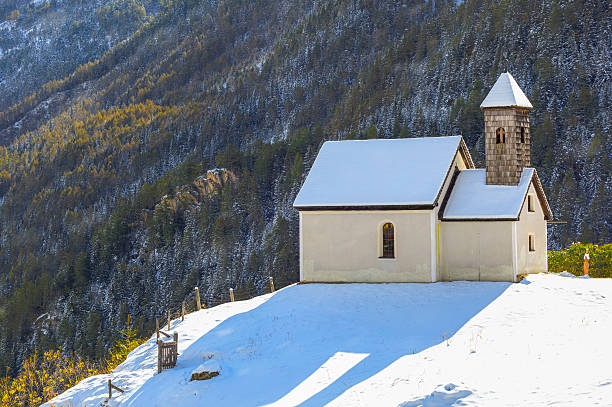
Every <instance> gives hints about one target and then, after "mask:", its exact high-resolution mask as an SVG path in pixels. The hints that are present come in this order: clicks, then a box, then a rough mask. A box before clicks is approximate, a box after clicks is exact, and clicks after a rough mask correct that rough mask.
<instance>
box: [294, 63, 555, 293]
mask: <svg viewBox="0 0 612 407" xmlns="http://www.w3.org/2000/svg"><path fill="white" fill-rule="evenodd" d="M480 107H481V109H482V110H483V112H484V132H485V150H486V168H474V163H473V162H472V158H471V156H470V153H469V150H468V148H467V146H466V144H465V142H464V140H463V138H462V137H461V136H450V137H425V138H407V139H375V140H346V141H327V142H325V143H324V144H323V146H322V147H321V149H320V151H319V153H318V155H317V157H316V159H315V161H314V163H313V165H312V168H311V169H310V171H309V173H308V176H307V177H306V180H305V182H304V185H303V186H302V188H301V189H300V191H299V193H298V195H297V197H296V199H295V201H294V204H293V206H294V207H295V208H296V209H297V210H298V211H299V221H300V229H299V233H300V280H301V281H307V282H436V281H454V280H474V281H478V280H480V281H513V282H516V281H518V279H519V276H520V275H521V274H528V273H537V272H543V271H546V270H547V241H546V229H547V221H549V220H552V217H553V215H552V212H551V209H550V206H549V205H548V201H547V199H546V195H545V193H544V190H543V188H542V184H541V183H540V180H539V178H538V174H537V172H536V170H535V168H532V167H531V160H530V157H531V137H530V131H529V111H530V109H532V107H533V106H532V105H531V103H530V102H529V100H528V99H527V97H526V96H525V94H524V93H523V91H522V90H521V88H520V87H519V85H518V84H517V82H516V81H515V79H514V78H513V77H512V75H510V73H508V72H505V73H503V74H501V75H500V77H499V78H498V79H497V81H496V82H495V84H494V85H493V87H492V88H491V90H490V91H489V93H488V95H487V96H486V98H485V99H484V101H483V102H482V104H481V106H480Z"/></svg>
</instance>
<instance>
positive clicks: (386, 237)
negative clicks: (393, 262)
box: [382, 223, 395, 259]
mask: <svg viewBox="0 0 612 407" xmlns="http://www.w3.org/2000/svg"><path fill="white" fill-rule="evenodd" d="M382 257H384V258H386V259H392V258H394V257H395V230H394V228H393V223H385V224H384V225H383V228H382Z"/></svg>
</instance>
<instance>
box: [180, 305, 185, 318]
mask: <svg viewBox="0 0 612 407" xmlns="http://www.w3.org/2000/svg"><path fill="white" fill-rule="evenodd" d="M184 320H185V301H183V303H182V304H181V321H184Z"/></svg>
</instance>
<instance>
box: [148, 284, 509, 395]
mask: <svg viewBox="0 0 612 407" xmlns="http://www.w3.org/2000/svg"><path fill="white" fill-rule="evenodd" d="M510 285H511V283H493V282H479V283H467V282H452V283H433V284H384V285H380V284H377V285H369V284H334V285H331V284H330V285H322V284H306V285H299V286H292V287H288V288H286V289H284V290H282V291H279V292H277V293H276V294H275V295H274V296H273V297H272V298H270V299H269V300H268V301H267V302H265V303H263V304H261V305H260V306H258V307H256V308H254V309H252V310H251V311H248V312H244V313H241V314H237V315H234V316H232V317H230V318H228V319H227V320H225V321H223V322H222V323H220V324H219V325H218V326H217V327H215V328H214V329H212V330H211V331H210V332H208V333H207V334H206V335H204V336H202V337H201V338H199V339H198V340H196V341H195V342H194V343H193V344H191V345H190V346H189V348H187V349H186V350H185V352H183V354H182V355H180V356H179V359H178V364H177V367H176V368H175V369H179V370H180V369H181V367H183V368H185V367H186V366H190V367H191V368H193V367H194V366H193V364H194V363H197V360H199V361H200V363H201V361H202V358H203V357H204V356H205V355H206V353H207V352H214V351H217V350H220V349H222V350H224V351H225V352H226V353H227V352H228V349H229V350H230V352H231V353H233V356H232V357H231V358H227V356H228V355H227V354H226V355H225V360H224V361H223V362H222V363H224V364H226V365H227V368H229V370H230V371H229V372H228V373H229V374H228V377H226V378H225V379H227V380H223V378H222V376H223V372H222V375H221V376H218V378H215V379H212V380H210V381H207V382H191V383H190V384H189V385H191V384H192V383H193V385H194V386H198V384H197V383H206V384H205V389H203V390H202V393H203V394H204V393H206V394H208V395H209V396H210V397H211V398H213V397H215V394H223V399H222V402H221V403H218V402H216V403H215V405H228V406H229V405H242V406H259V405H266V404H270V403H274V402H277V401H279V400H281V399H283V397H285V396H286V395H288V394H289V393H290V392H291V391H292V390H294V389H295V388H297V387H298V386H299V385H300V384H301V383H303V382H304V381H305V380H307V379H308V378H309V377H310V376H311V375H312V374H313V373H315V372H316V371H317V370H318V369H319V368H320V367H321V366H322V365H324V364H325V363H326V362H327V361H328V360H329V359H330V358H332V357H333V356H334V355H336V354H337V353H338V352H344V353H354V354H365V355H367V356H365V357H364V358H363V359H361V360H360V361H359V362H357V363H356V364H354V365H352V367H350V368H349V369H348V370H346V371H345V372H344V374H341V375H340V376H339V377H336V378H335V379H333V381H332V382H331V383H329V384H327V385H326V386H325V387H323V388H321V389H317V390H315V392H314V393H313V394H308V395H307V396H306V397H302V398H301V399H300V400H299V402H298V403H296V405H299V406H321V405H325V404H326V403H329V402H331V401H332V400H334V399H335V398H337V397H338V396H340V395H341V394H342V393H344V392H345V391H346V390H347V389H349V388H351V387H353V386H355V385H357V384H359V383H361V382H363V381H364V380H367V379H368V378H370V377H372V376H373V375H375V374H377V373H378V372H380V371H382V370H383V369H385V368H386V367H387V366H389V365H391V364H392V363H393V362H395V361H396V360H397V359H399V358H401V357H403V356H406V355H411V354H415V353H419V352H421V351H423V350H425V349H427V348H430V347H432V346H435V345H438V344H440V343H442V342H443V341H444V340H446V339H448V338H449V337H452V335H454V334H455V333H456V332H457V331H458V330H459V329H460V328H461V327H462V326H463V325H465V323H466V322H467V321H469V320H470V319H471V318H472V317H474V316H475V315H476V314H478V313H479V312H480V311H481V310H483V309H484V308H485V307H487V305H489V304H490V303H491V302H493V301H494V300H495V299H496V298H498V297H499V296H500V295H502V294H503V292H504V291H505V290H506V289H507V288H508V287H509V286H510ZM251 347H252V349H253V352H254V353H253V355H252V357H249V356H244V355H238V352H243V351H244V350H245V349H246V353H247V354H248V350H249V349H250V348H251ZM239 349H240V351H237V350H239ZM231 350H233V351H231ZM237 360H238V362H236V361H237ZM232 363H237V364H239V365H240V366H239V367H236V369H235V370H234V369H233V367H232ZM288 365H289V366H288ZM224 369H225V367H224ZM173 370H174V369H173ZM183 370H184V369H183ZM166 372H170V371H165V372H164V373H163V374H166ZM176 373H178V372H176ZM183 375H185V373H183ZM160 379H161V378H159V377H158V376H157V375H156V376H154V377H152V378H151V379H150V380H149V381H148V382H147V383H145V384H144V385H143V387H142V388H141V391H139V392H138V393H141V392H149V391H153V392H156V391H157V392H159V394H160V396H161V395H163V394H167V393H166V391H164V390H162V389H159V387H160V384H161V382H160V381H159V380H160ZM218 379H221V380H218ZM245 387H246V388H248V389H252V390H251V391H249V392H248V394H249V395H250V396H251V397H249V399H245V393H244V392H243V391H236V390H235V389H241V388H242V389H245ZM232 389H234V391H233V392H232ZM217 392H219V393H217ZM162 398H163V396H162ZM204 400H206V399H203V401H204ZM208 404H209V403H208Z"/></svg>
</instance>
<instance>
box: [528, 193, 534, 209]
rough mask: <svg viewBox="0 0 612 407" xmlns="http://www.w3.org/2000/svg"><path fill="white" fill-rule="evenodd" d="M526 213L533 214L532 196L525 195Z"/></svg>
mask: <svg viewBox="0 0 612 407" xmlns="http://www.w3.org/2000/svg"><path fill="white" fill-rule="evenodd" d="M527 211H529V212H535V206H534V205H533V195H527Z"/></svg>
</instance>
